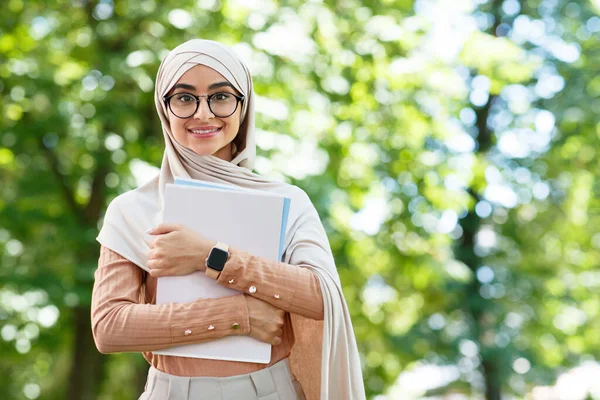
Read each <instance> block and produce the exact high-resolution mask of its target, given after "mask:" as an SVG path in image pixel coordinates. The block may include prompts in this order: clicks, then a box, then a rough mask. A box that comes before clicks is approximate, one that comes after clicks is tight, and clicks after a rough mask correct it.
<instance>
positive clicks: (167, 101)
mask: <svg viewBox="0 0 600 400" xmlns="http://www.w3.org/2000/svg"><path fill="white" fill-rule="evenodd" d="M178 94H187V95H189V96H192V97H193V98H195V99H196V109H195V110H194V112H193V113H191V114H190V116H189V117H180V116H179V115H177V114H175V112H174V111H173V109H172V108H171V98H173V97H175V96H177V95H178ZM218 94H228V95H231V96H233V97H235V100H236V102H235V108H234V109H233V111H232V112H231V114H229V115H217V114H215V112H214V111H213V109H212V107H211V106H210V99H211V98H212V97H213V96H216V95H218ZM202 97H206V104H207V105H208V109H209V111H210V112H211V113H212V115H214V116H215V117H217V118H228V117H231V116H232V115H233V114H235V112H236V111H237V109H238V106H239V104H240V102H241V101H244V100H245V99H246V98H245V97H244V96H238V95H237V94H233V93H229V92H217V93H213V94H203V95H201V96H196V95H195V94H193V93H190V92H177V93H173V94H172V95H170V96H163V101H164V102H165V106H166V107H167V108H168V109H169V110H170V111H171V113H172V114H173V115H174V116H176V117H177V118H179V119H187V118H190V117H192V116H194V114H196V113H197V112H198V109H199V108H200V99H201V98H202Z"/></svg>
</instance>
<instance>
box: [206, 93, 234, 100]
mask: <svg viewBox="0 0 600 400" xmlns="http://www.w3.org/2000/svg"><path fill="white" fill-rule="evenodd" d="M231 99H233V95H231V94H230V93H215V94H213V95H212V96H211V100H212V101H219V102H221V101H227V100H231Z"/></svg>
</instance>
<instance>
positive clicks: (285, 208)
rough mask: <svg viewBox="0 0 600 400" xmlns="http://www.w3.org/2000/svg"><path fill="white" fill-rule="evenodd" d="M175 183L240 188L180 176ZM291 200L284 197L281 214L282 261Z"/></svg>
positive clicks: (280, 242)
mask: <svg viewBox="0 0 600 400" xmlns="http://www.w3.org/2000/svg"><path fill="white" fill-rule="evenodd" d="M174 183H175V184H176V185H182V186H197V187H207V188H211V189H223V190H239V189H237V188H235V187H227V186H219V185H211V184H210V183H205V182H198V181H188V180H184V179H178V178H175V182H174ZM291 202H292V199H290V198H289V197H284V198H283V209H282V215H281V233H280V235H279V254H278V261H282V260H281V258H282V257H283V246H284V244H285V230H286V228H287V223H288V217H289V211H290V205H291Z"/></svg>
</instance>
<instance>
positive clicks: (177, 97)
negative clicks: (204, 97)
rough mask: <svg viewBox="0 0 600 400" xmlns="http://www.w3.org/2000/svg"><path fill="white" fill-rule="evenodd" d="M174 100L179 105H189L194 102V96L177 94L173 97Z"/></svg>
mask: <svg viewBox="0 0 600 400" xmlns="http://www.w3.org/2000/svg"><path fill="white" fill-rule="evenodd" d="M175 100H177V102H179V103H191V102H194V103H195V102H196V99H195V98H194V96H192V95H191V94H189V93H178V94H176V95H175Z"/></svg>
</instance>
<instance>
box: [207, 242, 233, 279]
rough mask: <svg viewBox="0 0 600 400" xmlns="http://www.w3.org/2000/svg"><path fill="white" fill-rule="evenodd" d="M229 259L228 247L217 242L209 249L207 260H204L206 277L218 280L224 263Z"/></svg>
mask: <svg viewBox="0 0 600 400" xmlns="http://www.w3.org/2000/svg"><path fill="white" fill-rule="evenodd" d="M228 258H229V246H227V245H226V244H225V243H221V242H217V244H215V246H214V247H213V248H212V249H210V252H209V253H208V258H207V259H206V276H208V277H209V278H212V279H214V280H217V279H219V275H221V271H223V268H224V267H225V262H226V261H227V259H228Z"/></svg>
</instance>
